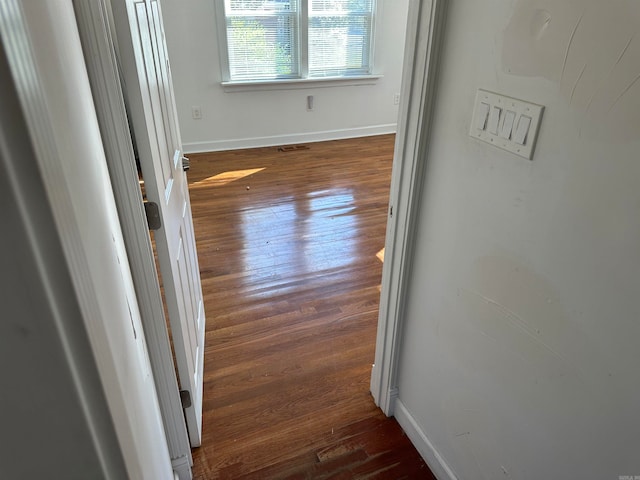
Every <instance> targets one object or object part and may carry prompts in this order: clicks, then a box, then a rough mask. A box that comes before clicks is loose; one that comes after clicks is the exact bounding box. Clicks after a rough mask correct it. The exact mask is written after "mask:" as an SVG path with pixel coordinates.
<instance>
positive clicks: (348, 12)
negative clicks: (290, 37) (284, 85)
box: [309, 0, 373, 77]
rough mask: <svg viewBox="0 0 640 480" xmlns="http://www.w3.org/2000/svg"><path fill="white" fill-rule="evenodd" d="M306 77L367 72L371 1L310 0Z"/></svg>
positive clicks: (371, 16) (368, 70) (371, 18)
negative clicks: (307, 70)
mask: <svg viewBox="0 0 640 480" xmlns="http://www.w3.org/2000/svg"><path fill="white" fill-rule="evenodd" d="M309 3H310V8H309V76H310V77H335V76H347V75H365V74H368V73H370V68H369V65H370V62H369V58H370V48H371V40H370V39H371V24H372V20H373V12H372V10H373V1H372V0H310V2H309Z"/></svg>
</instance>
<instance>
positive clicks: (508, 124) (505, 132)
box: [500, 110, 522, 140]
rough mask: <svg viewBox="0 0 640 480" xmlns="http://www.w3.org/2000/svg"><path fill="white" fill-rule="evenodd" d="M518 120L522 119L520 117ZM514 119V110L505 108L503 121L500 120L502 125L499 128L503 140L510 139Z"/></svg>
mask: <svg viewBox="0 0 640 480" xmlns="http://www.w3.org/2000/svg"><path fill="white" fill-rule="evenodd" d="M520 119H521V120H520V121H522V117H520ZM515 120H516V112H513V111H511V110H507V113H506V114H505V116H504V122H502V127H501V128H500V136H501V137H502V138H504V139H505V140H510V139H511V132H512V131H513V122H514V121H515Z"/></svg>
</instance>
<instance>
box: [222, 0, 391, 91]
mask: <svg viewBox="0 0 640 480" xmlns="http://www.w3.org/2000/svg"><path fill="white" fill-rule="evenodd" d="M213 2H214V10H215V17H216V30H217V37H218V49H219V55H220V71H221V72H222V81H221V82H220V84H221V85H222V87H223V88H224V90H225V91H226V92H240V91H256V90H285V89H300V88H309V87H328V86H333V85H341V86H356V85H373V84H375V83H376V81H377V80H378V79H380V78H382V77H383V75H381V74H380V73H378V72H377V70H376V63H377V62H376V48H375V43H376V33H377V32H378V30H379V24H378V22H379V21H380V18H381V16H382V15H381V3H382V2H381V0H373V8H372V12H371V39H370V42H369V71H370V73H369V74H361V75H341V76H329V77H309V53H308V34H309V4H308V0H300V13H299V15H300V18H299V22H298V25H299V30H300V31H299V32H298V38H299V45H298V51H299V57H300V58H299V59H298V61H299V67H298V71H299V72H300V73H299V75H300V76H299V77H289V78H270V79H256V80H231V73H230V70H229V49H228V43H227V20H226V15H225V8H224V0H213Z"/></svg>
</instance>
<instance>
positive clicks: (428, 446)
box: [394, 399, 458, 480]
mask: <svg viewBox="0 0 640 480" xmlns="http://www.w3.org/2000/svg"><path fill="white" fill-rule="evenodd" d="M394 417H395V418H396V420H397V421H398V423H399V424H400V426H401V427H402V429H403V430H404V433H406V434H407V437H409V439H410V440H411V442H412V443H413V445H414V446H415V447H416V450H418V453H420V455H421V456H422V458H424V461H425V462H427V465H429V468H430V469H431V471H432V472H433V474H434V475H435V476H436V478H437V479H438V480H458V477H456V475H455V474H454V473H453V470H451V468H450V467H449V465H448V464H447V462H445V461H444V459H443V458H442V457H441V456H440V454H439V453H438V451H437V450H436V449H435V447H434V446H433V443H431V441H430V440H429V438H428V437H427V436H426V435H425V433H424V432H423V431H422V428H420V425H418V422H416V420H415V418H413V415H411V413H409V410H407V408H406V407H405V406H404V405H403V403H402V402H401V401H400V399H396V401H395V406H394Z"/></svg>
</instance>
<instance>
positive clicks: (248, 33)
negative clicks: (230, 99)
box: [225, 0, 299, 80]
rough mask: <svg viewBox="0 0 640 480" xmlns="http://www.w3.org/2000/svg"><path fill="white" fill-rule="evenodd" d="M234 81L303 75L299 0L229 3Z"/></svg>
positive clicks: (235, 0) (228, 28)
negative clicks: (299, 37)
mask: <svg viewBox="0 0 640 480" xmlns="http://www.w3.org/2000/svg"><path fill="white" fill-rule="evenodd" d="M225 16H226V23H227V44H228V45H227V46H228V51H229V74H230V76H231V78H232V79H234V80H264V79H269V78H295V77H298V76H299V68H298V65H299V61H298V25H299V9H298V0H271V1H261V0H245V1H243V0H225Z"/></svg>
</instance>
